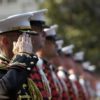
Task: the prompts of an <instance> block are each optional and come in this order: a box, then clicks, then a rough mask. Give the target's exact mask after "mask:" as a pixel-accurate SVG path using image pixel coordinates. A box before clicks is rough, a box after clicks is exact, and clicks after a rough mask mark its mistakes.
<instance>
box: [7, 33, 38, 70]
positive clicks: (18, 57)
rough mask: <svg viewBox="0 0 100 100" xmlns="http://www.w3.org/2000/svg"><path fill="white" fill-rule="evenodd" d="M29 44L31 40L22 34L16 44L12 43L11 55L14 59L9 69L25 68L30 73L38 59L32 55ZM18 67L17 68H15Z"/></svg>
mask: <svg viewBox="0 0 100 100" xmlns="http://www.w3.org/2000/svg"><path fill="white" fill-rule="evenodd" d="M32 52H33V48H32V43H31V38H30V37H29V35H28V34H25V33H23V34H22V35H21V36H20V37H19V38H18V41H17V42H14V47H13V53H14V57H13V58H12V60H11V62H10V63H9V65H8V67H9V68H26V69H27V70H28V71H31V69H32V67H33V66H35V64H36V63H37V61H38V57H37V56H36V55H34V54H33V53H32ZM16 66H19V67H16Z"/></svg>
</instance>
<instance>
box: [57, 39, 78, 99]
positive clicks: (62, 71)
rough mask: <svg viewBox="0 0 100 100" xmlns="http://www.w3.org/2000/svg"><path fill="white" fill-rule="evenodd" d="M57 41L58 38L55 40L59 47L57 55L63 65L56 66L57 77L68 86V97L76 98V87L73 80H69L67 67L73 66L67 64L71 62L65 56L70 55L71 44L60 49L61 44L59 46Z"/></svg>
mask: <svg viewBox="0 0 100 100" xmlns="http://www.w3.org/2000/svg"><path fill="white" fill-rule="evenodd" d="M58 43H59V40H58V42H57V41H56V44H57V47H60V48H58V53H59V57H60V58H61V60H62V62H63V65H61V66H59V68H58V75H59V77H61V78H62V79H64V81H65V82H66V85H67V87H68V94H69V98H70V99H71V100H77V90H76V87H75V85H74V84H73V82H71V80H70V79H69V73H68V71H69V69H73V68H72V66H69V65H68V64H70V63H71V61H69V60H67V59H66V56H65V55H68V57H69V56H70V55H72V52H73V51H72V48H73V45H70V46H67V47H66V48H64V49H63V50H62V46H59V45H60V44H61V43H60V44H58ZM66 50H67V51H66ZM66 52H67V53H66ZM72 64H73V63H72Z"/></svg>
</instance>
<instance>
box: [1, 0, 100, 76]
mask: <svg viewBox="0 0 100 100" xmlns="http://www.w3.org/2000/svg"><path fill="white" fill-rule="evenodd" d="M43 8H47V9H48V13H47V15H46V16H47V19H46V20H47V23H48V24H50V25H52V24H58V25H59V28H58V30H57V32H58V34H59V35H61V36H62V37H63V39H64V41H65V45H69V44H71V43H73V44H75V46H76V47H75V49H74V51H75V52H76V51H80V50H83V51H85V59H86V60H90V61H91V63H92V64H94V65H96V71H95V73H96V74H97V75H99V73H100V61H99V60H100V0H0V19H2V18H6V17H7V16H9V15H13V14H17V13H22V12H27V11H34V10H39V9H43Z"/></svg>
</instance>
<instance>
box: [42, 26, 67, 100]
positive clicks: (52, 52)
mask: <svg viewBox="0 0 100 100" xmlns="http://www.w3.org/2000/svg"><path fill="white" fill-rule="evenodd" d="M56 28H57V26H51V27H50V28H49V29H44V31H45V32H46V45H45V48H44V51H45V52H43V56H46V58H47V59H48V60H49V62H50V63H51V64H54V66H55V70H56V73H57V67H58V66H59V64H61V63H62V61H61V59H60V58H59V55H58V52H57V49H56V44H55V40H56V39H57V37H56ZM62 42H63V41H62ZM48 49H49V52H48ZM57 77H58V76H57ZM58 79H59V81H60V83H61V86H62V100H68V99H69V97H68V89H67V87H66V84H65V82H64V80H63V79H61V78H60V77H58Z"/></svg>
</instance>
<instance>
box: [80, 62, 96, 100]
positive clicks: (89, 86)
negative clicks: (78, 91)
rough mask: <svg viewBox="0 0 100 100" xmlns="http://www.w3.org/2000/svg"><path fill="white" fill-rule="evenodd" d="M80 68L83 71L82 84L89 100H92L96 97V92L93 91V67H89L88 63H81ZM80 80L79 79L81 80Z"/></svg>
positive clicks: (94, 80)
mask: <svg viewBox="0 0 100 100" xmlns="http://www.w3.org/2000/svg"><path fill="white" fill-rule="evenodd" d="M82 68H83V70H84V72H83V75H82V78H83V79H84V84H83V85H85V86H84V87H85V89H86V93H87V96H88V98H89V99H90V100H94V99H95V96H96V94H95V93H96V90H95V82H96V79H95V77H94V70H95V66H94V65H91V64H90V62H89V61H86V62H83V63H82ZM82 78H81V79H82ZM81 83H82V82H81Z"/></svg>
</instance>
